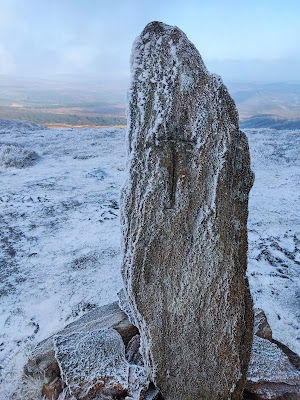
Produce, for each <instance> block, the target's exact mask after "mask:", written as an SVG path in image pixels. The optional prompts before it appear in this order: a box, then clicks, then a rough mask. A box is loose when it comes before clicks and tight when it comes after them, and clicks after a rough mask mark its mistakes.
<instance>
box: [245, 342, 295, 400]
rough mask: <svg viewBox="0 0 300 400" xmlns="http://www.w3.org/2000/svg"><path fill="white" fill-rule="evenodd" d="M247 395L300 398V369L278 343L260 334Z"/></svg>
mask: <svg viewBox="0 0 300 400" xmlns="http://www.w3.org/2000/svg"><path fill="white" fill-rule="evenodd" d="M245 398H246V399H258V400H299V399H300V372H299V371H298V370H297V369H296V368H295V367H294V366H293V365H292V364H291V362H290V361H289V359H288V357H287V356H286V355H285V354H284V353H283V351H282V350H281V349H280V348H279V347H278V346H277V345H276V344H275V343H271V342H270V341H269V340H267V339H263V338H260V337H258V336H254V341H253V347H252V354H251V359H250V363H249V369H248V376H247V382H246V387H245Z"/></svg>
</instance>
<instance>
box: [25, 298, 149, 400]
mask: <svg viewBox="0 0 300 400" xmlns="http://www.w3.org/2000/svg"><path fill="white" fill-rule="evenodd" d="M137 332H138V330H137V328H136V327H135V326H133V325H132V324H131V323H130V322H129V320H128V318H127V316H126V314H124V313H123V311H121V310H120V308H119V306H118V302H115V303H112V304H108V305H106V306H103V307H99V308H97V309H95V310H93V311H91V312H89V313H87V314H85V315H84V316H83V317H81V318H79V319H78V320H77V321H75V322H73V323H71V324H69V325H68V326H66V327H65V328H64V329H63V330H62V331H60V332H59V333H58V334H56V335H54V336H52V337H50V338H48V339H46V340H44V341H43V342H41V343H40V344H39V345H38V346H37V347H36V349H35V350H34V352H33V354H32V357H31V359H30V360H29V361H28V363H27V365H26V367H25V374H24V388H25V390H24V393H25V394H24V398H26V399H27V398H29V397H26V393H27V392H28V393H29V392H30V386H33V381H34V380H35V382H39V384H40V393H42V390H44V391H45V390H46V391H47V393H48V392H49V393H50V394H51V393H54V389H53V388H52V387H51V385H50V383H51V382H57V380H55V379H56V378H58V379H59V378H61V379H62V382H63V384H65V385H66V390H67V392H66V393H69V397H70V398H71V396H73V397H74V398H75V399H77V398H78V399H79V398H80V399H85V400H88V399H94V398H99V399H102V398H103V399H104V398H105V399H113V398H115V397H116V396H121V397H120V399H121V398H122V397H123V398H125V397H126V395H127V394H129V395H130V396H132V398H133V399H134V400H139V399H140V397H141V396H142V395H143V393H144V392H146V390H147V388H148V385H149V380H148V378H147V374H146V371H145V369H144V368H143V366H141V365H135V364H134V363H133V361H132V360H131V362H130V363H129V362H128V361H127V360H126V357H125V348H126V346H127V345H128V343H129V342H130V341H131V339H132V338H133V337H135V336H136V333H137ZM41 377H43V378H44V379H46V380H49V379H50V382H49V383H48V384H46V385H45V384H44V383H45V382H44V381H42V380H41ZM52 386H53V385H52ZM56 386H58V384H56ZM56 386H55V390H58V387H56ZM52 389H53V390H52ZM97 396H100V397H97ZM101 396H102V397H101ZM118 398H119V397H118Z"/></svg>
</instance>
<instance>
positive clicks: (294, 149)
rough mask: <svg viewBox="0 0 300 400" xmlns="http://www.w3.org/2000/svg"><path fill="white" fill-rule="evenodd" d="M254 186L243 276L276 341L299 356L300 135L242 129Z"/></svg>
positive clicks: (271, 130)
mask: <svg viewBox="0 0 300 400" xmlns="http://www.w3.org/2000/svg"><path fill="white" fill-rule="evenodd" d="M245 133H246V134H247V136H248V140H249V146H250V154H251V161H252V170H253V171H254V172H255V182H254V186H253V188H252V190H251V192H250V202H249V222H248V230H249V233H248V234H249V255H248V260H249V261H248V276H249V282H250V286H251V292H252V296H253V299H254V305H255V307H257V308H262V309H263V310H264V311H265V313H266V316H267V318H268V321H269V324H270V326H271V328H272V331H273V337H274V338H275V339H276V340H279V341H280V342H282V343H284V344H285V345H287V346H288V347H289V348H290V349H291V350H293V351H294V352H295V353H297V354H300V262H299V255H300V160H299V154H300V131H295V130H293V131H278V130H275V129H274V130H273V129H245Z"/></svg>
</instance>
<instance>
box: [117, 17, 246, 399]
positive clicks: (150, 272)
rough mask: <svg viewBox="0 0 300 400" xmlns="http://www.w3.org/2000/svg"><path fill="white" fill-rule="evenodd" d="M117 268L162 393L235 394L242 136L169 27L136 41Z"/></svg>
mask: <svg viewBox="0 0 300 400" xmlns="http://www.w3.org/2000/svg"><path fill="white" fill-rule="evenodd" d="M131 73H132V80H131V84H130V88H129V92H128V137H127V148H128V168H129V176H128V179H127V181H126V182H125V184H124V186H123V188H122V191H121V226H122V238H123V241H122V250H123V254H124V256H123V262H122V275H123V280H124V286H125V295H126V297H127V299H128V301H129V304H130V307H131V309H132V311H133V314H134V318H135V321H136V324H137V326H138V328H139V331H140V334H141V352H142V355H143V358H144V362H145V366H146V368H147V371H148V374H149V377H150V379H151V380H152V381H153V382H154V384H155V385H156V386H157V387H158V388H159V389H160V390H161V392H162V395H163V396H164V398H165V399H166V400H171V399H172V400H174V399H176V400H193V399H195V400H196V399H197V400H199V399H207V400H208V399H211V400H212V399H213V400H216V399H219V400H220V399H226V400H227V399H241V397H242V391H243V387H244V383H245V377H246V373H247V366H248V362H249V357H250V351H251V344H252V326H253V312H252V300H251V296H250V293H249V289H248V283H247V280H246V278H245V273H246V268H247V216H248V194H249V191H250V189H251V187H252V184H253V174H252V172H251V170H250V161H249V150H248V143H247V139H246V137H245V135H244V134H243V133H242V132H241V131H240V130H239V125H238V113H237V110H236V107H235V104H234V102H233V100H232V99H231V97H230V95H229V94H228V91H227V89H226V87H225V86H224V85H223V83H222V80H221V79H220V78H219V77H218V76H216V75H212V74H210V73H209V72H208V71H207V69H206V67H205V66H204V64H203V61H202V59H201V56H200V55H199V53H198V51H197V49H196V48H195V47H194V45H193V44H192V43H191V42H190V41H189V40H188V39H187V37H186V35H185V34H184V33H183V32H182V31H181V30H180V29H178V28H177V27H173V26H168V25H165V24H163V23H160V22H152V23H150V24H148V25H147V26H146V28H145V29H144V31H143V32H142V34H141V35H140V36H139V37H138V38H137V39H136V40H135V42H134V45H133V51H132V56H131Z"/></svg>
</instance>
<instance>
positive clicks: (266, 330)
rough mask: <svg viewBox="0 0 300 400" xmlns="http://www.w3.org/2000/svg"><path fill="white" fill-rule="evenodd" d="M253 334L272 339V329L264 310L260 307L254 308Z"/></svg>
mask: <svg viewBox="0 0 300 400" xmlns="http://www.w3.org/2000/svg"><path fill="white" fill-rule="evenodd" d="M254 335H256V336H259V337H261V338H263V339H267V340H270V341H272V329H271V327H270V325H269V323H268V320H267V317H266V314H265V312H264V310H262V309H261V308H256V309H255V310H254Z"/></svg>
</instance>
